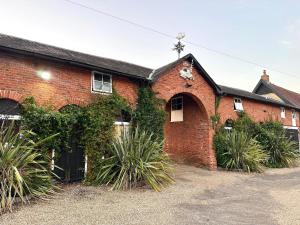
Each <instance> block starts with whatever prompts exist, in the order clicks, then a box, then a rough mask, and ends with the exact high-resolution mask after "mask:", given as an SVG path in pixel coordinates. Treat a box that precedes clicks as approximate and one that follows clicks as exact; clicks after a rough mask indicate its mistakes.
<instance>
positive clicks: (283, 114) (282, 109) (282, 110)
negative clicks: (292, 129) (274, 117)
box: [280, 107, 285, 119]
mask: <svg viewBox="0 0 300 225" xmlns="http://www.w3.org/2000/svg"><path fill="white" fill-rule="evenodd" d="M280 116H281V118H283V119H284V118H285V108H284V107H281V108H280Z"/></svg>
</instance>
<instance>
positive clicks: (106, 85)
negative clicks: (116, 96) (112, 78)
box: [102, 83, 111, 92]
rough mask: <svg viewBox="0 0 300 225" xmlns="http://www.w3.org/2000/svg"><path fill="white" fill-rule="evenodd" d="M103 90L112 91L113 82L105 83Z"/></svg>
mask: <svg viewBox="0 0 300 225" xmlns="http://www.w3.org/2000/svg"><path fill="white" fill-rule="evenodd" d="M102 91H105V92H111V83H103V86H102Z"/></svg>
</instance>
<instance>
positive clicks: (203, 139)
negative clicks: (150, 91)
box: [164, 93, 210, 166]
mask: <svg viewBox="0 0 300 225" xmlns="http://www.w3.org/2000/svg"><path fill="white" fill-rule="evenodd" d="M166 112H167V119H166V123H165V126H164V132H165V139H166V142H165V150H166V152H167V153H169V154H170V157H171V158H172V159H173V160H175V161H177V162H183V163H192V164H196V165H204V166H208V165H210V155H209V154H210V153H209V132H210V130H209V118H208V115H207V112H206V110H205V107H204V106H203V104H202V103H201V101H200V100H199V99H198V98H197V97H195V96H194V95H192V94H189V93H179V94H176V95H174V96H173V97H172V98H171V99H170V100H169V101H168V103H167V104H166Z"/></svg>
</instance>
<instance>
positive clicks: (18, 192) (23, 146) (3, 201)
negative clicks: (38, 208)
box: [0, 123, 54, 213]
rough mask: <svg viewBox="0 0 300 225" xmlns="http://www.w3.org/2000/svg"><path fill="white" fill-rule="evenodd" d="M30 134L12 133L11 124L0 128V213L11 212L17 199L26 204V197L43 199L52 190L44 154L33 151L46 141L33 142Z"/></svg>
mask: <svg viewBox="0 0 300 225" xmlns="http://www.w3.org/2000/svg"><path fill="white" fill-rule="evenodd" d="M21 134H22V135H21ZM30 135H34V134H33V133H30V132H28V131H20V132H16V130H15V125H14V123H11V124H10V125H9V126H8V127H7V126H6V127H5V126H3V125H2V126H1V127H0V213H2V212H4V211H6V210H9V211H11V210H12V208H13V204H14V203H15V202H16V201H17V199H19V200H18V201H20V202H22V203H28V202H29V197H33V198H46V197H47V196H49V194H50V193H51V192H52V191H53V188H54V184H53V181H52V176H51V172H50V171H49V161H48V160H46V157H47V156H44V155H41V154H40V153H39V152H38V151H37V150H36V148H37V147H38V146H39V145H40V144H41V143H43V142H44V141H47V140H46V139H44V140H42V141H41V142H39V143H34V142H33V141H32V140H30V138H29V136H30ZM49 138H52V137H49ZM47 139H48V138H47Z"/></svg>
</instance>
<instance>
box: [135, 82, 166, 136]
mask: <svg viewBox="0 0 300 225" xmlns="http://www.w3.org/2000/svg"><path fill="white" fill-rule="evenodd" d="M163 105H164V104H163V101H162V100H160V99H158V98H157V97H156V96H155V93H154V92H153V91H152V90H151V88H150V87H141V88H140V89H139V92H138V103H137V108H136V110H135V113H134V124H135V125H138V126H139V127H140V128H141V129H142V130H145V131H147V132H152V133H153V134H154V135H153V137H154V138H159V139H161V140H162V139H163V138H164V133H163V126H164V123H165V119H166V113H165V110H164V109H163Z"/></svg>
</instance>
